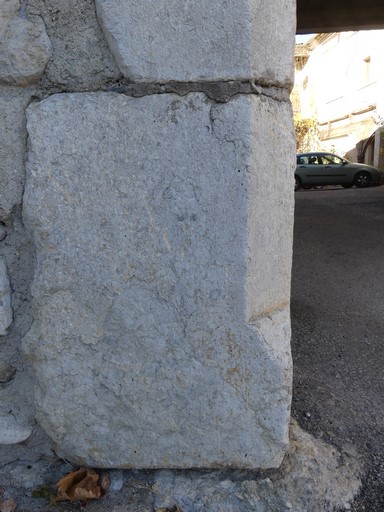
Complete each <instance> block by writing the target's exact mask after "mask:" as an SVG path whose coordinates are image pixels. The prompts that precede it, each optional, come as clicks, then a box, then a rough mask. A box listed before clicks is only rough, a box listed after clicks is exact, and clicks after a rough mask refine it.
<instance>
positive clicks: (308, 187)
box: [303, 185, 312, 190]
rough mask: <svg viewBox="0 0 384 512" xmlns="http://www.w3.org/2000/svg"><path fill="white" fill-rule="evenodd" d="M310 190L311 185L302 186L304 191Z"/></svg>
mask: <svg viewBox="0 0 384 512" xmlns="http://www.w3.org/2000/svg"><path fill="white" fill-rule="evenodd" d="M310 188H312V185H303V189H304V190H309V189H310Z"/></svg>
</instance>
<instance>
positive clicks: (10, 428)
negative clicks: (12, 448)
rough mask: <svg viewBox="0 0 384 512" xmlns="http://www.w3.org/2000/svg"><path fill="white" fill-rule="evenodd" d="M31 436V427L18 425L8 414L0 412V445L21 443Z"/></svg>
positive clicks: (11, 415)
mask: <svg viewBox="0 0 384 512" xmlns="http://www.w3.org/2000/svg"><path fill="white" fill-rule="evenodd" d="M31 434H32V427H29V426H27V425H19V424H18V422H17V421H16V418H15V417H14V416H13V414H11V413H10V412H4V411H1V410H0V444H12V445H13V444H18V443H22V442H23V441H25V440H26V439H28V437H30V435H31Z"/></svg>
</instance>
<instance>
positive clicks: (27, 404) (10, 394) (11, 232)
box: [0, 123, 52, 480]
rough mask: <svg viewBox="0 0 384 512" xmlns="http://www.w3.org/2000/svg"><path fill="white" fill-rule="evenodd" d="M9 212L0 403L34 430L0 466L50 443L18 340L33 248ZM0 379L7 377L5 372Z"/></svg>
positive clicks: (35, 454)
mask: <svg viewBox="0 0 384 512" xmlns="http://www.w3.org/2000/svg"><path fill="white" fill-rule="evenodd" d="M0 124H1V123H0ZM12 213H13V215H12V216H11V217H9V218H8V219H7V221H6V226H5V227H6V231H7V236H6V238H5V239H4V240H2V241H1V243H0V257H2V258H4V259H5V261H6V262H7V270H8V275H9V279H10V285H11V289H12V309H13V323H12V324H11V326H10V328H9V329H8V334H7V336H2V337H1V338H0V361H1V363H2V364H1V365H0V373H2V370H1V367H2V366H3V365H4V366H5V368H6V367H7V366H10V368H9V371H12V372H13V370H11V368H14V369H16V370H17V372H16V374H14V376H13V378H12V379H11V380H8V378H4V379H1V382H0V404H1V407H2V408H4V410H5V411H6V412H9V411H12V415H13V416H14V417H15V418H16V420H17V422H18V423H20V425H34V430H33V433H32V435H31V436H30V437H29V438H28V440H26V441H24V442H23V443H21V444H17V445H0V461H1V464H8V463H9V462H11V461H14V460H24V461H25V460H28V461H34V460H38V459H39V458H41V457H42V456H48V457H50V456H51V455H52V451H51V448H52V442H51V441H50V440H49V439H48V438H47V436H46V435H44V433H43V432H42V430H41V429H40V428H38V427H37V425H36V424H35V423H36V422H35V419H34V417H35V411H34V397H33V386H34V383H33V380H32V376H31V375H30V367H29V363H28V361H27V360H26V359H25V358H24V357H21V353H20V352H21V351H20V340H21V338H22V336H24V334H25V333H26V332H27V331H28V329H29V328H30V326H31V323H32V314H31V295H30V283H31V279H32V277H33V273H34V255H33V248H32V245H31V243H30V240H29V238H28V236H27V233H26V232H25V229H24V226H23V223H22V222H21V218H20V214H21V212H20V209H19V208H15V209H14V210H13V212H12ZM9 376H10V375H9V373H8V377H9ZM2 377H7V372H5V374H2ZM3 380H5V381H8V382H3ZM0 480H1V479H0Z"/></svg>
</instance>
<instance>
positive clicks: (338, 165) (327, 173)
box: [320, 154, 350, 185]
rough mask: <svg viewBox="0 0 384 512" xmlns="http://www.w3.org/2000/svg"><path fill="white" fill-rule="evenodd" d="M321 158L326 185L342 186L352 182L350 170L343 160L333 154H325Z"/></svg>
mask: <svg viewBox="0 0 384 512" xmlns="http://www.w3.org/2000/svg"><path fill="white" fill-rule="evenodd" d="M320 158H321V160H322V164H323V165H322V168H323V171H322V176H323V180H324V185H342V184H346V183H348V182H349V181H350V177H349V173H348V169H347V167H346V166H345V165H344V163H343V159H342V158H340V157H339V156H337V155H332V154H324V155H321V157H320Z"/></svg>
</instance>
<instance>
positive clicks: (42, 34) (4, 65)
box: [0, 0, 51, 86]
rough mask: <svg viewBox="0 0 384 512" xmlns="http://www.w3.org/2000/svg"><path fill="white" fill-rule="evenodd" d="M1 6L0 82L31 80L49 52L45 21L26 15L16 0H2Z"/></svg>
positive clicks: (23, 82)
mask: <svg viewBox="0 0 384 512" xmlns="http://www.w3.org/2000/svg"><path fill="white" fill-rule="evenodd" d="M0 7H1V14H0V84H6V85H19V86H25V85H29V84H32V83H34V82H36V81H37V80H39V78H40V77H41V75H42V74H43V72H44V69H45V67H46V65H47V63H48V60H49V58H50V56H51V43H50V41H49V38H48V36H47V33H46V30H45V26H44V23H43V21H42V20H41V19H40V18H37V17H34V18H33V19H28V18H27V16H26V14H25V12H24V11H23V9H22V8H21V7H20V2H19V0H1V2H0ZM3 7H4V9H3Z"/></svg>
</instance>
